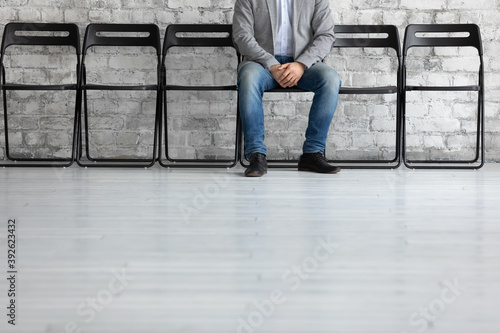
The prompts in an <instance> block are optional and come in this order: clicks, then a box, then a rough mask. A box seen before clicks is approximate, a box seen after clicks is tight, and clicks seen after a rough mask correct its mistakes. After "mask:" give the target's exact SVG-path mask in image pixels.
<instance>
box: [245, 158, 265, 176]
mask: <svg viewBox="0 0 500 333" xmlns="http://www.w3.org/2000/svg"><path fill="white" fill-rule="evenodd" d="M266 173H267V161H266V155H264V154H261V153H253V154H252V156H250V165H249V166H248V168H247V169H246V170H245V176H246V177H262V176H263V175H265V174H266Z"/></svg>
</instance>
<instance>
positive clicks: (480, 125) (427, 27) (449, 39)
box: [402, 24, 484, 169]
mask: <svg viewBox="0 0 500 333" xmlns="http://www.w3.org/2000/svg"><path fill="white" fill-rule="evenodd" d="M455 33H459V34H464V35H463V36H462V35H458V36H457V35H452V34H455ZM443 35H444V36H443ZM413 47H427V48H433V47H472V48H475V49H477V52H478V57H479V69H478V74H477V75H478V79H477V84H474V85H467V86H449V85H447V86H424V85H419V86H416V85H407V83H406V82H407V63H408V58H409V55H408V50H409V49H410V48H413ZM411 91H433V92H436V91H453V92H477V94H478V101H477V124H476V126H477V133H476V147H475V156H474V158H472V159H470V160H458V159H457V160H444V159H443V160H433V159H428V160H411V159H409V158H408V152H407V147H406V143H407V142H406V126H407V124H406V121H407V114H406V97H407V93H408V92H411ZM402 114H403V134H402V135H403V149H402V155H403V162H404V164H405V165H406V166H407V167H409V168H414V169H417V168H418V169H436V168H437V169H441V168H446V169H479V168H481V167H482V166H483V165H484V65H483V47H482V42H481V34H480V30H479V27H478V26H477V25H475V24H411V25H409V26H407V27H406V32H405V38H404V43H403V98H402Z"/></svg>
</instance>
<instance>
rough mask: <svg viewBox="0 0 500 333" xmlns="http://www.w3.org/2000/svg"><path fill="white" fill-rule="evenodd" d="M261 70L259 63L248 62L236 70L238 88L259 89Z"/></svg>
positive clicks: (262, 68)
mask: <svg viewBox="0 0 500 333" xmlns="http://www.w3.org/2000/svg"><path fill="white" fill-rule="evenodd" d="M262 70H265V69H264V67H262V66H261V65H259V64H256V63H249V64H246V65H245V66H243V68H241V69H240V71H239V72H238V88H239V89H240V90H241V89H243V90H247V89H259V86H260V84H261V80H262Z"/></svg>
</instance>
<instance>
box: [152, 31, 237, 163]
mask: <svg viewBox="0 0 500 333" xmlns="http://www.w3.org/2000/svg"><path fill="white" fill-rule="evenodd" d="M182 33H195V34H210V33H219V34H220V33H224V34H226V35H225V36H222V37H215V36H207V37H204V36H201V35H200V36H197V37H182V36H181V34H182ZM174 47H230V48H234V44H233V39H232V25H230V24H172V25H169V26H168V27H167V29H166V33H165V41H164V43H163V57H162V73H163V81H162V83H163V84H162V92H163V106H164V108H163V115H162V117H163V124H162V121H161V120H160V140H161V137H162V134H163V130H162V125H163V126H164V127H165V132H164V135H165V136H164V140H165V159H162V147H161V141H160V143H159V147H160V149H159V150H160V152H159V154H158V156H159V158H158V161H159V164H160V165H161V166H163V167H171V168H189V167H197V168H231V167H234V166H235V165H236V164H237V163H238V156H239V146H240V143H239V138H240V136H239V132H240V120H239V112H236V124H235V150H234V158H233V159H231V160H217V159H181V158H173V157H171V156H170V155H169V147H168V124H167V116H168V103H167V93H168V91H235V92H236V91H237V86H236V84H234V85H225V86H207V85H204V86H188V85H171V84H167V82H166V78H167V62H166V57H167V54H168V51H169V50H170V49H171V48H174ZM235 52H236V56H237V57H238V53H237V51H236V50H235Z"/></svg>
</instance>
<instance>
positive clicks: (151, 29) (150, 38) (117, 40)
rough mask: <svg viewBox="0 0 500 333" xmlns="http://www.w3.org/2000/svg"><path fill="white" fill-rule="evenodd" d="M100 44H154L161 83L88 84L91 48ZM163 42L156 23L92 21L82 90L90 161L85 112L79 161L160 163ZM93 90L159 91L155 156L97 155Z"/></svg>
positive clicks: (104, 164) (89, 164)
mask: <svg viewBox="0 0 500 333" xmlns="http://www.w3.org/2000/svg"><path fill="white" fill-rule="evenodd" d="M103 32H109V33H117V34H119V33H147V34H148V35H147V36H145V37H142V36H126V35H124V36H112V37H109V36H105V35H103V34H102V33H103ZM96 46H97V47H100V46H117V47H152V48H154V49H155V50H156V57H157V69H156V75H157V82H156V84H149V85H146V84H136V85H104V84H88V83H87V77H86V74H87V68H86V64H85V59H86V56H87V51H88V49H89V48H91V47H96ZM160 61H161V42H160V32H159V29H158V26H157V25H156V24H89V25H88V26H87V29H86V32H85V38H84V42H83V49H82V65H81V66H82V78H81V80H82V83H81V90H82V96H83V105H84V106H83V117H84V119H85V143H86V145H85V157H86V159H87V161H85V160H82V157H83V152H82V129H81V127H82V124H81V118H82V117H81V115H79V117H78V128H79V135H78V153H77V155H76V162H77V163H78V165H80V166H82V167H146V168H147V167H151V166H153V165H154V164H155V163H156V159H157V157H156V156H157V155H156V154H157V142H158V139H157V137H158V127H159V117H160V111H161V103H162V100H161V71H160ZM89 90H94V91H95V90H107V91H113V90H114V91H156V107H155V119H154V135H153V137H154V138H153V142H152V144H153V151H152V157H151V158H136V159H128V158H124V159H119V158H93V157H92V156H91V154H90V141H89V122H88V118H89V117H88V111H87V110H88V103H87V91H89Z"/></svg>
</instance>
